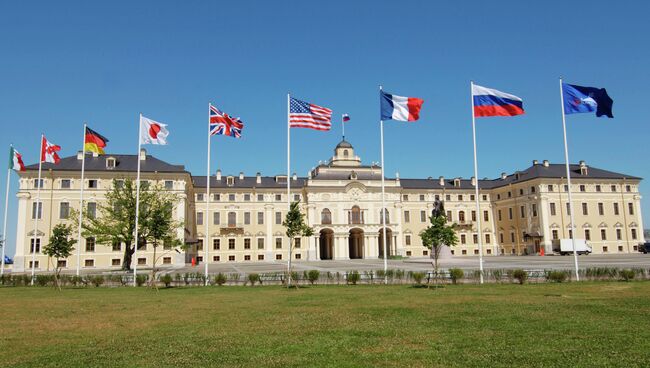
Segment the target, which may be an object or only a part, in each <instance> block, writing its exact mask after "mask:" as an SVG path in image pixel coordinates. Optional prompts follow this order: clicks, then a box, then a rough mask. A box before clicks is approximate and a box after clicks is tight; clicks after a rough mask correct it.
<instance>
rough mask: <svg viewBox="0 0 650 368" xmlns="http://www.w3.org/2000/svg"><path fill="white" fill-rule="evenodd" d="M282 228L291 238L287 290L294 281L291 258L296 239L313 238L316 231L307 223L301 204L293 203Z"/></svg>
mask: <svg viewBox="0 0 650 368" xmlns="http://www.w3.org/2000/svg"><path fill="white" fill-rule="evenodd" d="M282 226H284V227H286V228H287V237H288V238H289V264H288V266H287V271H288V275H287V288H289V287H291V280H292V276H291V274H292V268H291V256H292V255H293V247H294V245H295V244H294V243H295V241H294V239H295V237H296V236H312V235H314V229H312V228H311V227H309V226H307V224H306V223H305V215H303V213H302V212H300V202H291V207H290V209H289V212H287V216H286V218H285V219H284V221H283V222H282Z"/></svg>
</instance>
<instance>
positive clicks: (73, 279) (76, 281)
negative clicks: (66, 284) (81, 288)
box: [70, 275, 83, 286]
mask: <svg viewBox="0 0 650 368" xmlns="http://www.w3.org/2000/svg"><path fill="white" fill-rule="evenodd" d="M70 283H71V284H72V286H77V285H81V284H82V283H83V279H82V278H81V276H77V275H75V276H72V277H70Z"/></svg>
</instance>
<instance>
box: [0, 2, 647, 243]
mask: <svg viewBox="0 0 650 368" xmlns="http://www.w3.org/2000/svg"><path fill="white" fill-rule="evenodd" d="M458 3H459V2H452V1H445V2H442V1H408V2H397V1H319V2H315V1H274V2H271V1H231V2H226V1H221V2H216V1H183V2H180V1H138V2H127V1H122V2H89V1H67V2H64V3H60V2H51V1H41V2H32V1H29V2H26V1H23V2H18V1H14V2H2V3H0V45H2V46H1V47H2V49H1V50H2V51H1V55H2V56H1V57H0V124H1V126H2V128H3V134H1V135H0V147H7V146H8V145H9V143H10V142H13V143H14V144H15V146H16V148H17V149H18V150H19V151H20V152H22V153H23V155H24V157H25V159H26V163H28V164H31V163H35V162H36V160H37V155H38V152H37V151H38V138H39V134H40V132H44V133H45V134H46V135H47V137H48V138H49V139H50V140H51V141H53V142H54V143H56V144H59V145H61V146H62V147H63V154H64V155H72V154H74V153H75V152H76V151H77V150H79V149H80V147H81V134H82V124H83V122H84V121H87V122H88V123H89V125H90V127H92V128H93V129H95V130H97V131H99V132H100V133H102V134H104V135H105V136H106V137H108V138H109V139H110V143H109V149H108V151H109V152H113V153H134V152H135V151H136V150H137V146H136V144H137V117H138V113H139V112H143V113H144V114H145V115H147V116H149V117H151V118H153V119H156V120H159V121H162V122H165V123H168V124H169V129H170V131H171V134H170V136H169V145H168V146H166V147H153V148H152V147H151V146H150V147H149V152H151V153H152V154H154V155H156V156H158V157H160V158H161V159H164V160H167V161H169V162H172V163H178V164H184V165H186V168H187V169H188V170H189V171H191V172H192V173H193V174H195V175H205V169H206V167H205V156H206V151H205V150H206V124H207V122H206V117H207V103H208V101H212V102H213V103H214V104H216V105H217V106H219V107H220V108H221V109H222V110H224V111H226V112H228V113H230V114H232V115H237V116H240V117H241V118H242V120H243V121H244V122H245V123H246V126H245V129H244V134H243V138H242V139H240V140H235V139H233V138H229V137H216V138H214V139H213V146H212V152H213V158H212V162H213V168H212V172H214V171H216V169H217V168H221V169H222V170H223V171H224V173H233V174H237V173H239V172H240V171H243V172H244V173H246V174H247V175H253V174H254V173H255V172H257V171H261V172H262V173H263V174H265V175H274V174H277V173H282V172H286V128H285V127H286V94H287V92H291V93H292V94H293V95H295V96H296V97H298V98H302V99H305V100H308V101H311V102H314V103H316V104H319V105H323V106H327V107H330V108H332V109H333V110H334V114H335V116H340V114H341V113H348V114H350V116H351V117H352V121H351V122H350V123H349V124H348V125H347V126H346V133H347V134H346V136H347V138H348V140H349V141H350V142H351V143H352V144H353V145H354V146H355V148H356V150H357V153H358V154H359V155H360V156H361V157H362V159H363V160H364V161H365V162H367V163H369V162H371V161H379V127H378V122H377V120H378V109H379V107H378V97H377V88H378V85H379V84H383V85H384V88H385V89H386V90H387V91H389V92H391V93H395V94H399V95H404V96H416V97H421V98H423V99H424V100H425V104H424V107H423V111H422V114H421V119H420V121H418V122H416V123H409V124H407V123H398V122H388V123H386V131H385V134H386V170H387V171H386V172H387V175H389V176H393V175H394V173H395V172H396V171H399V172H400V175H401V176H402V177H428V176H434V177H437V176H440V175H444V176H446V177H452V176H463V177H470V176H472V175H473V166H472V140H471V115H470V98H469V81H470V80H474V81H475V82H476V83H478V84H481V85H484V86H488V87H492V88H497V89H500V90H503V91H506V92H509V93H512V94H515V95H517V96H520V97H522V98H523V99H524V108H525V109H526V115H524V116H521V117H516V118H487V119H480V120H478V127H477V134H478V149H479V176H480V177H485V176H487V177H496V176H498V175H499V174H500V173H501V172H502V171H506V172H512V171H514V170H517V169H524V168H526V167H528V166H529V165H530V162H531V160H533V159H538V160H542V159H548V160H550V161H551V162H555V163H561V162H564V154H563V146H562V130H561V115H560V103H559V88H558V77H559V76H564V77H565V79H566V81H567V82H569V83H575V84H581V85H587V86H596V87H606V88H607V90H608V91H609V94H610V95H611V96H612V98H613V99H614V116H615V118H614V119H605V118H596V117H595V116H594V115H591V114H580V115H572V116H569V117H568V125H569V127H568V131H569V140H570V157H571V161H573V162H577V161H578V160H585V161H587V164H589V165H593V166H597V167H601V168H604V169H609V170H614V171H619V172H623V173H626V174H630V175H636V176H642V177H645V178H650V168H649V166H648V163H647V161H646V158H647V157H648V152H649V149H650V148H649V146H648V144H647V142H648V139H647V137H648V133H649V132H650V128H649V127H648V111H647V109H648V96H647V95H646V92H647V86H648V85H650V73H649V72H648V70H649V67H650V48H649V47H648V34H650V23H648V20H647V15H648V14H650V5H648V2H646V1H626V2H624V4H621V3H623V2H621V3H619V2H612V1H589V2H581V3H575V2H574V3H568V2H566V1H544V2H528V1H488V2H479V1H472V2H470V1H465V2H463V4H458ZM337 122H338V118H337ZM338 140H340V126H339V124H336V125H335V126H334V128H333V130H332V131H331V132H327V133H322V132H316V131H312V130H306V129H294V131H293V133H292V142H293V144H292V152H293V157H292V171H296V172H297V173H299V175H305V174H306V173H307V171H308V170H309V169H310V168H311V167H312V166H314V165H316V164H317V163H318V161H319V160H326V159H328V158H329V157H330V156H331V154H332V149H333V147H334V145H335V144H336V143H337V142H338ZM2 183H4V180H2ZM16 186H17V180H16V176H15V175H14V179H13V181H12V195H11V197H12V200H11V202H10V218H11V219H12V220H13V221H10V227H9V232H8V235H9V241H10V246H9V248H12V247H13V244H11V243H12V242H13V237H14V232H15V225H16V224H15V219H14V217H15V214H16V201H15V196H14V194H15V191H16ZM2 188H3V189H2V190H3V193H4V186H3V187H2ZM648 188H650V186H649V184H648V183H644V184H643V185H642V192H643V194H646V192H647V191H648ZM643 202H644V211H645V213H648V211H650V206H649V205H648V200H647V199H644V201H643ZM12 252H13V251H10V253H12Z"/></svg>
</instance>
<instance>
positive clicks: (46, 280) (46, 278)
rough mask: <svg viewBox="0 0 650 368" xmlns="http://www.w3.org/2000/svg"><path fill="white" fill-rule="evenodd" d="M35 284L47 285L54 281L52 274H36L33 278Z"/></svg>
mask: <svg viewBox="0 0 650 368" xmlns="http://www.w3.org/2000/svg"><path fill="white" fill-rule="evenodd" d="M34 281H35V284H36V285H38V286H47V285H49V284H51V283H52V282H53V281H54V276H52V275H36V279H35V280H34Z"/></svg>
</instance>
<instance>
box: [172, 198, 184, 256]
mask: <svg viewBox="0 0 650 368" xmlns="http://www.w3.org/2000/svg"><path fill="white" fill-rule="evenodd" d="M178 199H179V200H178V204H177V208H176V220H177V221H180V222H181V223H182V224H183V226H182V227H181V228H180V229H178V230H176V236H177V237H178V239H180V240H181V241H183V242H184V241H185V206H186V202H187V195H186V194H185V193H183V194H181V195H179V196H178ZM173 254H174V265H177V266H184V265H185V253H184V252H181V253H176V252H173Z"/></svg>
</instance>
